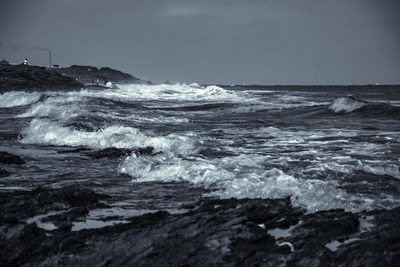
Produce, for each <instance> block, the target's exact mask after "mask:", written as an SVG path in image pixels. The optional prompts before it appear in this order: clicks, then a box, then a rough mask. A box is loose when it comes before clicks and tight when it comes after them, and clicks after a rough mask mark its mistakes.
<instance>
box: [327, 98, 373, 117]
mask: <svg viewBox="0 0 400 267" xmlns="http://www.w3.org/2000/svg"><path fill="white" fill-rule="evenodd" d="M365 105H367V103H366V102H363V101H359V100H357V99H355V98H353V97H342V98H338V99H335V100H334V101H333V103H332V104H331V105H330V106H329V109H330V110H331V111H333V112H336V113H340V112H345V113H349V112H352V111H354V110H357V109H359V108H362V107H363V106H365Z"/></svg>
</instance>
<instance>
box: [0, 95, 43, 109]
mask: <svg viewBox="0 0 400 267" xmlns="http://www.w3.org/2000/svg"><path fill="white" fill-rule="evenodd" d="M40 97H41V94H40V93H37V92H33V93H27V92H18V91H13V92H7V93H4V94H1V95H0V108H10V107H16V106H25V105H29V104H32V103H35V102H37V101H39V99H40Z"/></svg>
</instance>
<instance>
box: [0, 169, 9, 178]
mask: <svg viewBox="0 0 400 267" xmlns="http://www.w3.org/2000/svg"><path fill="white" fill-rule="evenodd" d="M9 174H10V173H9V172H8V171H7V170H5V169H2V168H0V177H4V176H8V175H9Z"/></svg>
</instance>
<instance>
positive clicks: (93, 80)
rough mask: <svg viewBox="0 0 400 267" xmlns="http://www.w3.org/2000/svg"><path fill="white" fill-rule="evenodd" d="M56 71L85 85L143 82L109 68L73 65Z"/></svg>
mask: <svg viewBox="0 0 400 267" xmlns="http://www.w3.org/2000/svg"><path fill="white" fill-rule="evenodd" d="M55 71H57V72H59V73H61V74H62V75H64V76H67V77H71V78H74V79H77V81H79V82H81V83H82V84H85V85H106V84H107V82H112V83H138V82H143V81H142V80H140V79H139V78H136V77H133V76H132V75H130V74H128V73H124V72H122V71H119V70H115V69H111V68H108V67H103V68H100V69H98V68H96V67H93V66H79V65H72V66H71V67H67V68H57V69H55Z"/></svg>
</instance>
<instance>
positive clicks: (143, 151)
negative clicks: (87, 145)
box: [89, 147, 154, 159]
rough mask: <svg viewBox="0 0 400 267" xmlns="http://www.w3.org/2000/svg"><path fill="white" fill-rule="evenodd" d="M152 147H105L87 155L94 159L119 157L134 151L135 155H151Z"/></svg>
mask: <svg viewBox="0 0 400 267" xmlns="http://www.w3.org/2000/svg"><path fill="white" fill-rule="evenodd" d="M153 150H154V148H153V147H144V148H135V149H128V148H115V147H110V148H105V149H103V150H99V151H95V152H92V153H89V156H90V157H92V158H95V159H100V158H110V159H112V158H119V157H122V156H129V155H131V154H132V153H135V154H136V155H137V156H139V155H151V154H152V153H153Z"/></svg>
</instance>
